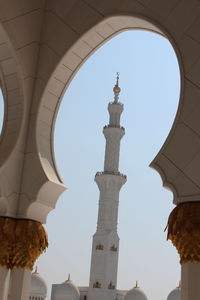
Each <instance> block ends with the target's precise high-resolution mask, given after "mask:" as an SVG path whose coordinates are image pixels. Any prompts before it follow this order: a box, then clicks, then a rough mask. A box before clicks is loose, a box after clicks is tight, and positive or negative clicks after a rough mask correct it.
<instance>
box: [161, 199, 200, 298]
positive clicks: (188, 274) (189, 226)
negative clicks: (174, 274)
mask: <svg viewBox="0 0 200 300" xmlns="http://www.w3.org/2000/svg"><path fill="white" fill-rule="evenodd" d="M167 239H170V240H171V241H172V243H173V245H174V246H175V247H176V249H177V251H178V253H179V255H180V263H181V265H182V267H181V300H199V299H200V202H187V203H180V204H178V205H177V206H176V207H175V208H174V209H173V211H172V212H171V214H170V215H169V220H168V236H167Z"/></svg>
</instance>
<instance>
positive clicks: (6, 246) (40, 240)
mask: <svg viewBox="0 0 200 300" xmlns="http://www.w3.org/2000/svg"><path fill="white" fill-rule="evenodd" d="M47 247H48V238H47V233H46V231H45V229H44V227H43V226H42V224H41V223H40V222H38V221H33V220H26V219H14V218H9V217H0V266H1V267H5V268H7V269H13V268H21V269H27V270H32V268H33V265H34V263H35V261H36V259H37V258H38V257H39V255H40V254H41V253H42V252H43V251H45V250H46V248H47Z"/></svg>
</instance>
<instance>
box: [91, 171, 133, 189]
mask: <svg viewBox="0 0 200 300" xmlns="http://www.w3.org/2000/svg"><path fill="white" fill-rule="evenodd" d="M126 179H127V177H126V175H124V174H121V173H120V172H110V171H104V172H97V173H96V175H95V181H96V183H97V184H98V187H99V189H100V190H101V189H102V188H103V189H104V188H105V187H108V188H110V187H111V185H112V186H116V188H117V189H120V188H121V187H122V185H124V184H125V182H126Z"/></svg>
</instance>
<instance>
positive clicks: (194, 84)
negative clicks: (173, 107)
mask: <svg viewBox="0 0 200 300" xmlns="http://www.w3.org/2000/svg"><path fill="white" fill-rule="evenodd" d="M23 5H24V6H23ZM6 6H7V4H6V1H5V0H0V8H1V9H2V11H3V12H4V14H3V16H2V18H3V22H2V27H3V28H4V30H5V32H6V33H7V34H8V36H9V38H10V41H11V43H12V45H13V52H14V54H13V55H12V57H15V65H16V66H17V71H16V76H17V79H16V80H14V82H18V78H20V80H21V82H22V84H21V86H22V87H21V89H20V87H19V89H18V92H19V93H20V96H18V97H17V95H15V96H14V100H15V101H17V100H16V99H20V101H21V102H20V105H21V106H19V107H18V106H16V107H15V108H14V109H13V112H9V110H8V111H7V113H6V118H5V126H4V130H3V139H2V142H1V144H0V153H6V155H7V156H2V155H1V157H3V158H2V160H3V161H2V163H3V164H4V165H5V164H6V165H7V166H8V170H10V169H11V168H12V170H15V172H13V174H14V175H15V176H14V177H16V173H17V170H19V169H20V168H22V166H21V162H20V159H18V157H17V155H18V154H17V152H16V145H17V142H18V141H19V140H21V138H22V137H21V136H23V139H24V141H25V143H22V144H21V146H22V148H23V149H20V150H21V152H20V153H22V152H23V153H25V155H24V154H23V157H22V158H21V160H22V161H23V162H22V164H23V169H22V177H21V179H20V183H19V182H17V183H16V179H14V178H13V179H12V184H11V185H10V184H9V183H8V181H6V180H5V179H2V182H4V183H3V185H2V187H0V191H1V193H2V199H4V200H2V203H3V202H4V203H5V202H6V201H7V200H6V199H8V196H9V195H12V197H13V199H15V198H17V199H18V200H17V201H18V203H19V205H21V206H20V209H18V211H16V209H14V206H13V215H14V214H17V215H18V216H20V217H31V218H33V219H38V220H40V221H42V222H44V221H45V218H46V216H45V215H47V214H48V212H49V211H50V210H51V209H53V208H54V207H55V204H56V198H57V197H58V196H59V194H60V193H61V192H62V191H63V190H64V189H65V186H64V184H63V183H62V180H61V178H60V177H59V174H58V171H57V168H56V165H55V160H54V155H53V129H54V123H55V119H56V114H57V111H58V108H59V103H60V101H61V99H62V96H63V94H64V93H65V91H66V89H67V87H68V85H69V84H70V82H71V80H72V79H73V76H74V75H75V74H76V72H77V71H78V70H79V68H80V67H81V65H82V64H83V63H84V62H85V61H86V59H87V58H88V57H89V56H90V55H91V54H92V53H93V52H94V51H95V50H96V49H98V47H100V46H101V45H103V43H105V42H106V41H107V40H109V39H110V38H112V37H113V36H115V35H116V34H118V33H120V32H122V31H124V30H132V29H142V30H151V31H153V32H155V33H158V34H161V35H163V36H165V37H166V38H168V39H169V41H170V42H171V44H172V46H173V47H174V50H175V52H176V54H177V58H178V61H179V66H180V72H181V95H180V103H179V108H178V112H177V116H176V119H175V122H174V124H173V126H172V130H171V131H170V133H169V136H168V138H167V140H166V142H165V144H164V145H163V147H162V149H161V150H160V152H159V153H158V155H157V156H156V158H155V159H154V160H153V162H152V163H151V166H152V167H153V168H154V169H156V170H157V171H158V172H159V174H160V175H161V177H162V180H163V184H164V186H166V187H168V188H169V189H170V190H172V191H173V194H174V202H175V203H179V202H184V201H199V199H200V198H199V196H200V125H199V124H200V122H199V113H200V104H199V96H200V77H199V74H200V51H199V50H200V37H199V36H200V35H199V30H198V28H199V24H200V17H199V15H200V3H199V1H196V0H193V1H190V0H185V1H182V0H176V1H174V2H173V3H172V1H165V2H164V4H163V5H161V4H160V1H156V0H149V1H148V0H146V1H145V0H140V1H136V0H127V1H122V0H118V1H117V3H116V1H114V0H113V1H92V0H85V1H82V0H80V1H70V3H67V2H66V1H60V2H57V1H53V0H49V1H46V3H45V2H44V1H40V0H37V1H31V0H30V2H29V4H21V9H20V11H16V12H15V8H13V10H12V12H10V11H8V12H7V10H6ZM29 6H30V7H29ZM27 7H28V8H27ZM22 8H23V9H22ZM25 9H26V11H25V12H24V10H25ZM6 14H10V15H9V16H7V15H6ZM38 18H39V19H38ZM13 20H14V22H13ZM36 20H40V21H39V22H36ZM177 20H178V21H177ZM20 22H21V23H20ZM36 23H37V29H35V28H36ZM20 24H22V25H23V28H24V26H26V24H28V25H27V32H26V31H23V30H22V26H20ZM23 35H24V36H23ZM25 42H26V43H25ZM23 45H24V46H23ZM30 45H31V48H30V49H29V48H28V47H30ZM22 46H23V47H25V48H26V49H29V50H27V52H26V54H25V52H23V53H21V52H20V51H19V50H20V47H22ZM0 47H1V45H0ZM28 51H29V52H28ZM27 53H28V54H27ZM33 57H34V59H32V58H33ZM31 59H32V61H31ZM30 61H31V62H30ZM9 68H11V67H10V64H8V65H6V64H5V67H4V72H2V82H5V81H6V79H7V77H6V76H7V75H6V72H8V70H9ZM27 78H28V79H29V80H27ZM18 86H19V85H18ZM10 93H15V92H14V90H11V91H9V88H8V87H7V86H6V87H5V91H4V99H5V102H6V107H8V104H9V103H8V99H9V97H7V96H6V95H8V94H10ZM22 99H25V101H22ZM14 100H13V101H14ZM13 103H14V102H13ZM12 115H13V116H14V117H15V118H16V117H17V116H19V117H18V119H20V122H19V127H18V126H17V125H16V126H15V123H14V122H11V123H9V120H10V118H11V116H12ZM27 116H29V118H28V120H27ZM15 122H17V121H15ZM22 124H23V125H24V126H22ZM8 125H9V126H8ZM6 128H10V130H11V131H15V132H16V139H12V142H10V146H9V147H8V148H6V142H5V141H6V138H7V136H9V135H8V134H7V132H6ZM25 129H26V132H24V131H25ZM13 141H14V142H13ZM4 148H5V149H6V150H5V151H4V150H2V149H4ZM7 149H8V150H9V151H8V150H7ZM2 151H4V152H2ZM12 157H14V158H13V160H12ZM17 161H18V164H17V163H16V162H17ZM1 166H2V164H1ZM2 170H3V168H1V170H0V171H1V172H0V175H1V174H2ZM4 173H5V172H4ZM8 173H9V172H8ZM30 174H31V176H30ZM9 176H11V175H7V177H9ZM33 178H34V183H33ZM7 185H9V187H8V188H6V191H3V192H2V189H5V187H6V186H7ZM12 186H15V189H14V190H15V196H13V187H12ZM19 186H20V187H19ZM49 187H50V190H51V191H53V193H52V197H50V196H48V197H47V195H48V193H49ZM12 197H11V198H12ZM47 198H48V199H47ZM7 202H9V203H16V200H12V199H10V200H9V201H7ZM9 205H10V204H9ZM13 205H14V204H13ZM4 206H5V205H4ZM41 207H43V211H45V213H44V215H43V216H40V217H38V215H39V214H38V211H39V210H40V209H41ZM44 207H46V208H44ZM4 209H5V211H7V208H5V207H4ZM8 211H9V212H8ZM8 211H7V212H5V214H11V215H12V213H11V210H8ZM0 212H1V210H0ZM2 213H4V212H2Z"/></svg>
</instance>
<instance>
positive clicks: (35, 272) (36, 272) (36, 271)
mask: <svg viewBox="0 0 200 300" xmlns="http://www.w3.org/2000/svg"><path fill="white" fill-rule="evenodd" d="M33 274H39V273H38V270H37V266H36V267H35V271H34V272H33Z"/></svg>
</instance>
